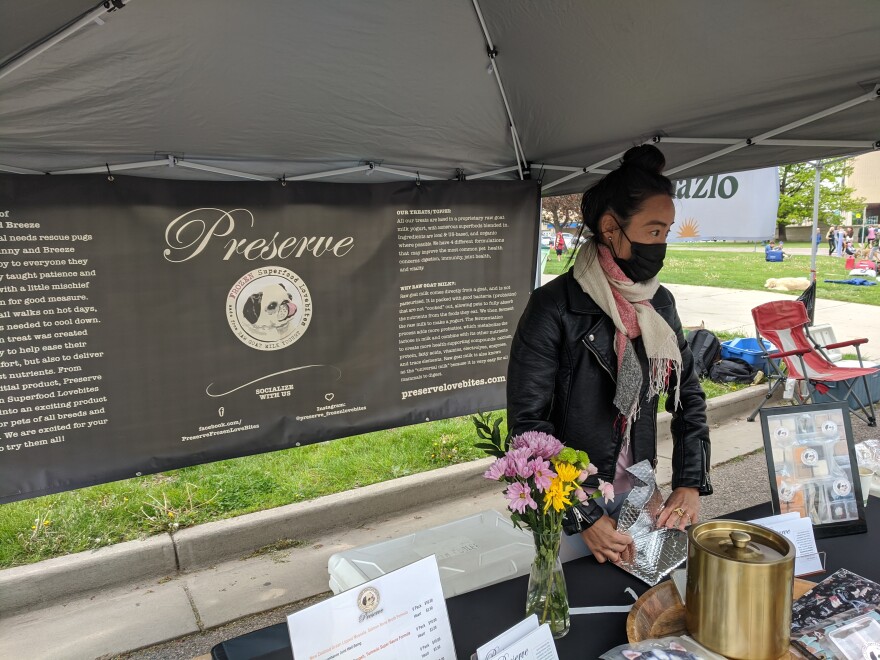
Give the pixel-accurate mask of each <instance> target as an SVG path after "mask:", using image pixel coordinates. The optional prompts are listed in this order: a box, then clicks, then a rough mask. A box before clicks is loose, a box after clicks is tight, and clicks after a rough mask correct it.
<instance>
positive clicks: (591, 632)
mask: <svg viewBox="0 0 880 660" xmlns="http://www.w3.org/2000/svg"><path fill="white" fill-rule="evenodd" d="M865 513H866V515H867V522H868V532H867V533H866V534H855V535H852V536H839V537H836V538H830V539H820V540H818V541H817V545H818V547H819V551H820V552H823V551H824V552H825V553H827V554H826V572H825V573H824V574H821V575H818V576H815V577H814V578H809V579H816V580H821V579H824V577H827V576H828V575H830V574H831V573H833V572H834V571H836V570H837V569H839V568H847V569H849V570H851V571H853V572H854V573H858V574H859V575H862V576H864V577H866V578H869V579H872V580H874V581H876V582H880V563H878V562H877V561H876V557H875V556H873V552H872V548H878V547H880V499H878V498H876V497H871V503H870V505H869V506H868V507H867V508H866V509H865ZM769 515H772V511H771V509H770V503H769V502H768V503H766V504H760V505H758V506H754V507H751V508H749V509H743V510H742V511H737V512H736V513H732V514H729V515H728V516H726V517H727V518H733V519H735V520H752V519H754V518H762V517H765V516H769ZM564 570H565V580H566V584H567V585H568V594H569V603H570V605H571V607H587V606H594V605H630V604H632V602H633V600H632V597H631V596H629V595H628V594H626V593H625V592H624V590H625V589H626V588H627V587H631V588H632V589H633V591H635V592H636V593H637V594H639V595H641V594H643V593H644V592H645V591H647V590H648V588H649V587H648V586H647V585H646V584H645V583H643V582H641V581H640V580H637V579H636V578H634V577H632V576H631V575H629V574H628V573H625V572H624V571H622V570H620V569H618V568H616V567H614V566H610V565H600V564H599V563H598V562H597V561H596V560H595V559H593V558H592V557H584V558H582V559H577V560H575V561H572V562H569V563H567V564H565V567H564ZM527 584H528V577H527V576H523V577H520V578H516V579H513V580H508V581H506V582H501V583H500V584H495V585H492V586H489V587H485V588H483V589H478V590H477V591H472V592H470V593H467V594H461V595H459V596H455V597H453V598H449V599H447V601H446V608H447V610H448V611H449V620H450V623H451V626H452V636H453V637H454V639H455V646H456V653H457V655H458V658H460V659H462V660H467V659H468V658H470V655H471V653H473V651H474V650H475V649H476V648H477V647H478V646H480V645H481V644H483V643H485V642H487V641H488V640H490V639H491V638H492V637H494V636H495V635H498V634H499V633H501V632H502V631H504V630H506V629H507V628H509V627H511V626H512V625H514V624H515V623H516V622H517V621H520V620H521V619H522V618H523V616H524V613H523V607H524V606H525V600H526V585H527ZM626 617H627V615H626V614H620V613H616V614H580V615H576V616H573V617H572V618H571V632H569V633H568V635H566V636H565V637H564V638H562V639H560V640H558V641H557V642H556V648H557V651H558V653H559V657H560V658H561V659H562V660H566V659H568V658H572V659H575V658H577V659H581V658H597V657H599V655H600V654H602V653H604V652H605V651H607V650H608V649H610V648H613V647H614V646H617V645H618V644H625V643H626V641H627V640H626ZM211 657H212V658H214V659H215V660H281V659H282V658H283V659H284V660H290V658H291V650H290V639H289V637H288V633H287V624H286V623H279V624H277V625H274V626H269V627H268V628H263V629H262V630H256V631H254V632H252V633H249V634H247V635H242V636H240V637H236V638H234V639H230V640H227V641H225V642H223V643H221V644H218V645H217V646H215V647H214V648H213V649H211Z"/></svg>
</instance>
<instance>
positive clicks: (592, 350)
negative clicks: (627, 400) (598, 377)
mask: <svg viewBox="0 0 880 660" xmlns="http://www.w3.org/2000/svg"><path fill="white" fill-rule="evenodd" d="M581 343H582V344H583V345H584V346H586V347H587V350H588V351H590V353H592V354H593V357H595V358H596V361H597V362H598V363H599V366H601V367H602V368H603V369H604V370H605V371H606V372H607V373H608V375H609V376H611V380H613V381H614V382H615V383H616V382H617V376H616V375H615V374H613V373H611V369H609V368H608V367H607V366H606V364H605V360H603V359H602V358H601V357H600V356H599V354H598V353H597V352H596V351H595V350H594V349H593V348H592V347H591V346H590V344H589V343H588V342H587V340H586V339H584V338H583V337H581Z"/></svg>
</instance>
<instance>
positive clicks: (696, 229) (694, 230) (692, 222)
mask: <svg viewBox="0 0 880 660" xmlns="http://www.w3.org/2000/svg"><path fill="white" fill-rule="evenodd" d="M678 237H679V238H699V237H700V223H699V222H697V219H696V218H687V219H686V220H685V221H684V222H682V223H681V226H680V227H679V228H678Z"/></svg>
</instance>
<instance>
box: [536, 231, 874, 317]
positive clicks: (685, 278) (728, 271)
mask: <svg viewBox="0 0 880 660" xmlns="http://www.w3.org/2000/svg"><path fill="white" fill-rule="evenodd" d="M689 245H690V244H689ZM725 245H729V244H725ZM568 263H569V260H568V258H567V255H566V258H565V259H564V260H563V261H561V262H557V261H556V255H552V257H551V259H549V260H548V261H547V266H546V268H545V269H544V272H545V273H548V274H559V273H562V272H564V271H565V270H567V267H568ZM844 263H845V262H844V260H843V259H839V258H837V257H828V256H823V255H822V254H821V253H820V255H819V256H817V257H816V279H817V280H818V282H817V288H816V295H817V296H818V297H819V298H823V299H825V300H839V301H842V302H854V303H862V304H865V305H880V285H877V286H851V285H848V284H830V283H826V282H825V281H824V280H826V279H830V280H842V279H847V278H848V277H849V275H848V274H847V272H846V270H845V268H844ZM771 277H777V278H778V277H806V278H809V277H810V257H809V256H807V255H803V256H801V255H794V256H791V257H788V258H787V259H786V260H785V261H782V262H778V263H775V262H768V261H765V260H764V252H763V250H759V251H758V252H753V253H750V252H715V251H709V250H702V249H683V248H677V249H670V250H669V251H668V252H667V253H666V261H665V264H664V266H663V270H662V271H661V272H660V281H661V282H663V283H664V284H693V285H697V286H714V287H721V288H725V289H747V290H757V291H767V290H768V289H765V288H764V283H765V282H766V281H767V280H768V279H769V278H771ZM778 293H779V294H780V295H787V294H786V293H785V292H782V291H780V292H778ZM788 295H792V296H793V297H794V296H797V295H798V294H796V293H794V294H788Z"/></svg>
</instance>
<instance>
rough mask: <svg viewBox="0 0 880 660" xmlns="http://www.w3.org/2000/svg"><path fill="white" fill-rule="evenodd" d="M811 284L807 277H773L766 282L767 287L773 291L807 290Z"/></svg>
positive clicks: (765, 286)
mask: <svg viewBox="0 0 880 660" xmlns="http://www.w3.org/2000/svg"><path fill="white" fill-rule="evenodd" d="M809 286H810V280H808V279H807V278H806V277H771V278H770V279H769V280H767V281H766V282H765V283H764V288H765V289H772V290H773V291H806V290H807V288H808V287H809Z"/></svg>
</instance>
